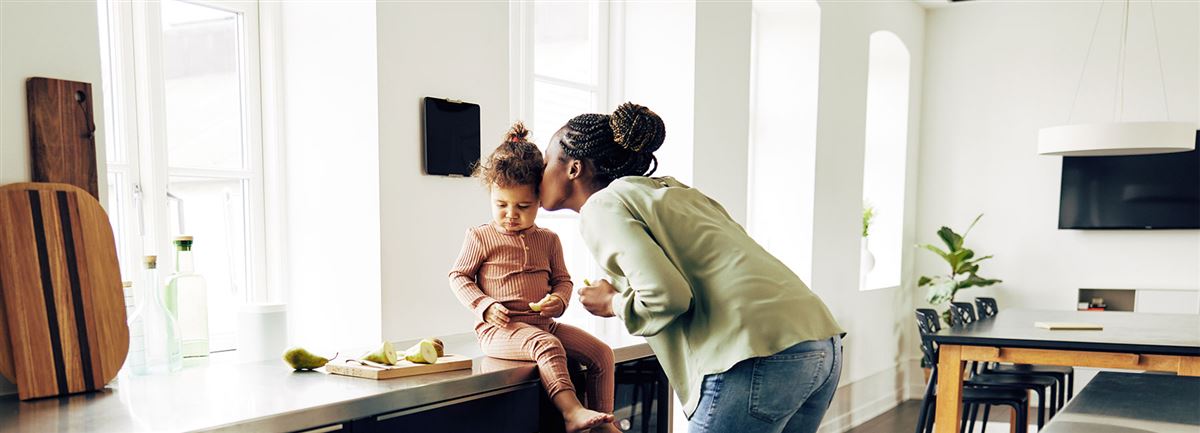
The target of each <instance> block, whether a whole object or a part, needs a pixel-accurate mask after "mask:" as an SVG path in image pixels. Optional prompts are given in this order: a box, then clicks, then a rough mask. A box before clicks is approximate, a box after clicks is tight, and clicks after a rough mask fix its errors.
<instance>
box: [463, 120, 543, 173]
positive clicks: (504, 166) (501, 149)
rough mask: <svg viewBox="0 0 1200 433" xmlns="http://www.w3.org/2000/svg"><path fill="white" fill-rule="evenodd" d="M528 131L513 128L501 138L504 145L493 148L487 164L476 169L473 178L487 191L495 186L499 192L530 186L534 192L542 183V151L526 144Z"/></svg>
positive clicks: (522, 126)
mask: <svg viewBox="0 0 1200 433" xmlns="http://www.w3.org/2000/svg"><path fill="white" fill-rule="evenodd" d="M528 137H529V130H528V129H526V128H525V124H523V123H521V122H517V123H515V124H513V126H512V128H510V129H509V130H508V133H507V134H505V135H504V143H501V144H500V145H499V146H497V147H496V150H494V151H492V154H491V155H489V156H488V158H487V160H485V161H481V163H480V164H479V166H477V167H475V174H474V175H475V177H478V178H480V180H482V181H483V183H484V184H485V185H488V186H489V187H490V186H492V185H496V186H498V187H500V188H509V187H514V186H523V185H532V186H533V187H534V188H537V186H538V184H540V183H542V169H543V168H545V166H546V164H545V162H544V161H543V160H542V151H541V150H538V147H537V145H535V144H533V143H532V142H530V141H529V138H528Z"/></svg>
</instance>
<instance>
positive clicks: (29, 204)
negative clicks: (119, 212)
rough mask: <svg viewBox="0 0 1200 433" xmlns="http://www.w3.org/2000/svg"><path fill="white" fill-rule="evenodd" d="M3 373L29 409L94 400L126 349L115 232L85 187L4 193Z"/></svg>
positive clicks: (0, 245)
mask: <svg viewBox="0 0 1200 433" xmlns="http://www.w3.org/2000/svg"><path fill="white" fill-rule="evenodd" d="M0 292H2V296H0V299H2V300H3V306H2V307H3V308H0V311H2V312H3V314H0V323H3V325H0V326H2V327H3V331H5V332H3V333H0V338H3V339H4V341H3V342H2V343H0V372H3V374H4V376H5V377H7V378H8V379H10V380H12V381H13V382H15V383H16V384H17V393H18V395H19V396H20V398H21V399H22V400H28V399H31V398H38V397H49V396H57V395H64V394H73V393H78V392H85V391H93V390H98V389H101V388H103V387H104V385H105V384H107V383H108V382H109V381H111V380H112V379H113V378H115V377H116V376H117V372H118V371H119V370H120V369H121V365H122V364H123V363H124V362H125V355H126V353H127V351H128V349H129V328H128V327H127V326H126V324H125V304H124V296H123V295H124V294H123V291H122V288H121V278H120V268H119V267H118V264H117V252H116V245H115V243H114V242H113V232H112V227H111V226H110V225H109V220H108V216H107V215H106V214H105V213H104V209H102V208H101V207H100V203H99V202H97V201H96V199H95V198H93V197H92V196H91V195H89V194H88V193H87V191H84V190H82V189H80V188H78V187H74V186H71V185H65V184H49V183H20V184H11V185H5V186H3V187H0Z"/></svg>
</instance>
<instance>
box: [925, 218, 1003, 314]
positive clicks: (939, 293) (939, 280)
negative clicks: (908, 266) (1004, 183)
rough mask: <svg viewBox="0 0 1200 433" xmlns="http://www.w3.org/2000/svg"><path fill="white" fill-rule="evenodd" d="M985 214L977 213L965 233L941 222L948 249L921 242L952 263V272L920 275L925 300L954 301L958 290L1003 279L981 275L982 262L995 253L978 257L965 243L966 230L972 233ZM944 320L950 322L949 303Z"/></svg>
mask: <svg viewBox="0 0 1200 433" xmlns="http://www.w3.org/2000/svg"><path fill="white" fill-rule="evenodd" d="M980 218H983V214H979V216H977V217H975V220H974V221H972V222H971V225H970V226H969V227H967V231H966V232H963V234H962V235H959V234H958V233H955V232H954V230H951V229H950V228H949V227H945V226H942V228H941V229H939V230H938V231H937V235H938V238H940V239H941V240H942V243H944V244H946V248H947V249H946V250H942V249H941V248H938V247H936V246H934V245H930V244H923V245H919V247H921V248H925V249H927V250H929V251H932V252H933V253H934V254H937V255H938V256H939V257H941V258H942V259H943V260H945V261H946V263H947V264H949V265H950V273H948V274H943V275H934V276H931V277H930V276H921V278H920V279H918V280H917V287H928V291H927V292H926V300H928V301H929V303H930V304H933V305H935V306H938V305H944V304H948V303H950V302H953V301H954V295H956V294H957V293H958V291H959V290H962V289H968V288H971V287H985V286H990V285H993V284H996V283H999V282H1001V281H1002V280H996V279H990V278H983V277H980V276H979V262H982V261H984V260H987V259H990V258H992V256H990V255H988V256H983V257H979V258H976V257H975V251H973V250H971V249H970V248H966V247H964V246H963V242H964V241H965V240H966V237H967V234H969V233H971V229H972V228H974V227H975V224H976V223H978V222H979V219H980ZM942 320H944V321H945V322H946V324H949V323H950V309H949V307H948V306H947V307H946V308H945V310H943V311H942Z"/></svg>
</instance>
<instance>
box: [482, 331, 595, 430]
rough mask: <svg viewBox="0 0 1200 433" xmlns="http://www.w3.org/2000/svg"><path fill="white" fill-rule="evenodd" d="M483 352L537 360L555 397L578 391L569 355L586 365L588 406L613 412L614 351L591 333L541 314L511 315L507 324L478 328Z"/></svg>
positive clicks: (549, 390)
mask: <svg viewBox="0 0 1200 433" xmlns="http://www.w3.org/2000/svg"><path fill="white" fill-rule="evenodd" d="M475 333H476V334H477V335H478V336H479V346H480V348H481V349H483V353H484V354H486V355H487V356H491V357H493V358H501V359H511V360H517V361H537V365H538V374H539V375H541V377H542V385H544V386H545V387H546V393H547V394H548V395H550V397H554V395H555V394H558V393H560V392H563V391H571V392H574V391H575V386H574V385H573V384H572V383H571V375H570V374H569V373H568V372H567V358H571V359H573V360H576V361H579V362H580V363H582V364H583V365H584V366H586V367H587V371H586V372H585V378H586V379H585V382H586V384H585V388H584V391H585V392H586V394H587V397H586V398H587V401H586V402H585V403H584V406H585V407H587V408H588V409H591V410H594V411H597V412H604V413H612V411H613V370H615V367H614V365H613V352H612V349H611V348H609V347H608V345H606V344H604V342H602V341H600V340H599V339H597V338H596V337H594V336H592V334H589V333H587V332H586V331H584V330H582V329H579V328H576V327H574V326H571V325H566V324H562V323H558V322H555V321H553V320H550V319H547V318H542V317H522V316H515V317H512V321H511V322H509V324H508V326H507V327H504V328H498V327H496V326H493V325H491V324H488V323H481V324H479V325H478V326H476V327H475Z"/></svg>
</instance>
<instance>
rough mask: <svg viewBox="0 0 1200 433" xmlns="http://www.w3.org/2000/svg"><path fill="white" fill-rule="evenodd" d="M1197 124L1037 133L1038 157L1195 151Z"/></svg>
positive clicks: (1128, 125) (1148, 124)
mask: <svg viewBox="0 0 1200 433" xmlns="http://www.w3.org/2000/svg"><path fill="white" fill-rule="evenodd" d="M1195 140H1196V124H1194V123H1188V122H1108V123H1089V124H1079V125H1063V126H1053V127H1049V128H1042V129H1041V130H1039V131H1038V153H1039V154H1042V155H1062V156H1112V155H1149V154H1154V153H1172V152H1187V151H1190V150H1192V149H1195V148H1196V141H1195Z"/></svg>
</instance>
